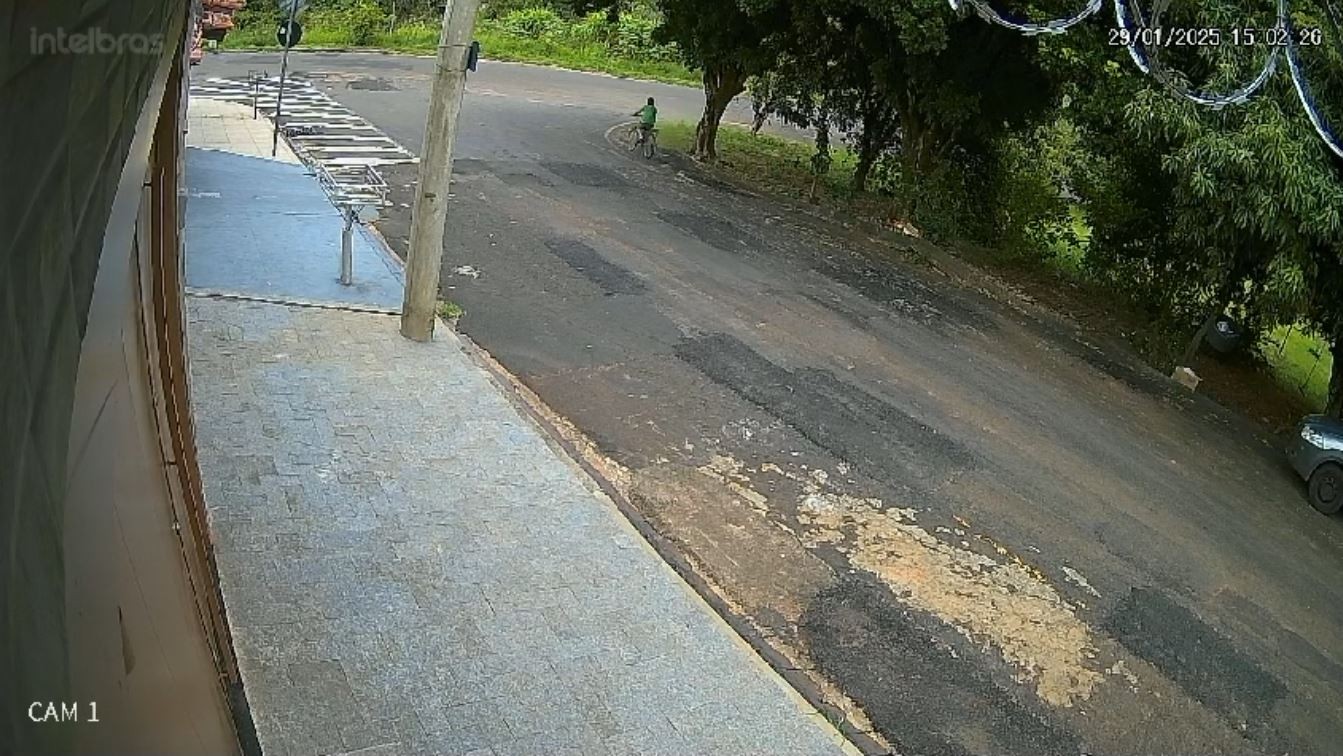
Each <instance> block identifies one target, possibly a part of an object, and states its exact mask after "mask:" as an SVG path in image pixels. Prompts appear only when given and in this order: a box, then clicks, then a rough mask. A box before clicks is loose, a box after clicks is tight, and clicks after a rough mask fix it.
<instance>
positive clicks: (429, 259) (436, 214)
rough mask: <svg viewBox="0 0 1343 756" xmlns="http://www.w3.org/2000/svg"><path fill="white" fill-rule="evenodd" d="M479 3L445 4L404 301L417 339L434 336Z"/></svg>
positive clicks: (406, 324)
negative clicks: (459, 119) (455, 149)
mask: <svg viewBox="0 0 1343 756" xmlns="http://www.w3.org/2000/svg"><path fill="white" fill-rule="evenodd" d="M480 2H481V0H447V7H446V8H444V9H443V32H442V34H441V35H440V36H439V39H438V63H437V70H436V71H435V74H434V87H433V91H432V94H431V95H430V98H431V99H430V101H429V120H428V122H427V123H426V125H425V129H424V150H423V152H422V154H421V155H420V185H419V188H418V189H417V190H416V194H415V207H414V209H413V210H412V211H411V213H412V214H411V223H410V252H409V254H408V255H407V257H406V295H405V301H404V302H403V304H402V306H401V335H402V336H405V337H406V338H408V339H412V340H414V341H431V340H433V338H434V319H435V316H434V313H435V310H437V308H438V282H439V274H440V268H441V267H442V264H443V231H444V226H445V225H446V223H447V217H448V188H449V186H450V185H451V183H452V148H453V144H454V143H455V142H456V141H457V115H458V114H459V113H460V112H461V110H462V95H463V94H464V93H465V91H466V62H467V56H468V54H469V52H470V48H471V36H472V32H473V31H474V30H475V27H476V13H477V12H478V11H479V10H480Z"/></svg>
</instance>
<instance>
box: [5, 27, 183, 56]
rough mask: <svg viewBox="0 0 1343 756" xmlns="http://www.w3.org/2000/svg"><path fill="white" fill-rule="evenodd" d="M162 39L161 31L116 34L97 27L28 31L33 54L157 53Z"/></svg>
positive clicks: (161, 48) (29, 45)
mask: <svg viewBox="0 0 1343 756" xmlns="http://www.w3.org/2000/svg"><path fill="white" fill-rule="evenodd" d="M163 40H164V37H163V35H162V34H138V33H134V32H123V33H121V34H113V33H111V32H109V31H104V30H103V29H99V28H98V27H96V26H95V27H92V28H90V29H85V30H83V31H78V32H68V31H66V30H65V29H56V30H54V31H47V32H43V31H38V30H37V29H36V28H34V29H29V30H28V49H29V51H31V52H32V54H33V55H158V54H159V53H161V52H163Z"/></svg>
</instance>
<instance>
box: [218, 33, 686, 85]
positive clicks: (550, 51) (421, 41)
mask: <svg viewBox="0 0 1343 756" xmlns="http://www.w3.org/2000/svg"><path fill="white" fill-rule="evenodd" d="M438 30H439V26H438V24H437V23H429V22H408V23H404V24H402V25H400V26H398V27H396V28H395V29H393V30H392V31H390V32H380V33H378V34H376V35H374V37H373V41H372V42H371V43H370V44H369V45H365V46H364V47H371V48H374V49H380V50H389V51H393V52H403V53H419V54H426V55H432V54H434V53H435V52H436V50H437V48H438V36H439V31H438ZM475 36H476V39H477V40H478V41H479V42H480V46H481V56H482V57H485V58H488V59H491V60H500V61H513V62H518V63H537V64H541V65H552V66H559V67H561V68H572V69H575V70H578V71H593V72H598V73H606V74H611V75H612V76H620V77H625V78H636V79H650V80H653V81H661V82H664V83H668V84H685V85H689V86H699V85H700V84H701V80H700V76H699V74H698V73H696V72H695V71H691V70H690V69H688V68H686V67H685V66H684V65H682V64H680V63H679V62H676V61H662V60H640V59H637V58H631V57H627V56H622V55H617V54H613V53H612V52H611V51H610V50H609V49H608V48H607V47H606V46H604V45H602V44H599V43H596V42H583V41H581V40H574V39H569V38H566V37H564V36H558V35H557V36H550V37H539V38H537V37H528V36H520V35H517V34H513V33H510V32H509V31H508V30H506V29H505V28H504V27H503V25H502V24H500V23H498V22H496V21H494V20H491V19H481V21H480V22H479V23H478V24H477V25H476V35H475ZM323 47H324V48H352V47H355V44H354V38H353V35H352V34H351V32H350V31H349V30H348V29H342V28H339V27H324V26H320V25H316V24H314V25H313V26H311V27H305V28H304V32H303V42H302V43H300V44H299V46H298V49H300V50H302V49H304V48H323ZM222 49H225V50H257V49H272V50H275V49H279V46H278V45H277V44H276V43H275V29H274V28H273V27H272V26H271V25H269V24H257V25H252V26H250V27H240V28H238V29H235V30H234V31H232V32H230V33H229V35H228V36H227V37H225V38H224V42H223V45H222Z"/></svg>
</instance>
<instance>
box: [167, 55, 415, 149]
mask: <svg viewBox="0 0 1343 756" xmlns="http://www.w3.org/2000/svg"><path fill="white" fill-rule="evenodd" d="M279 83H280V82H279V79H278V78H277V77H269V78H266V79H261V80H260V81H259V82H258V83H257V87H256V89H255V97H256V100H255V104H256V108H257V111H258V112H259V113H260V114H261V115H264V116H265V117H266V118H268V119H270V120H271V121H274V120H275V108H276V99H277V95H278V94H279ZM190 93H191V96H192V97H201V98H205V99H213V100H223V101H226V102H235V103H240V104H243V105H247V106H249V107H250V106H251V105H252V104H253V96H254V90H253V85H252V83H251V82H249V81H247V80H245V79H227V78H209V79H205V80H204V81H199V82H192V84H191V89H190ZM280 120H281V124H282V125H283V126H284V127H285V128H286V129H289V130H290V131H288V132H287V139H288V141H289V144H290V145H291V146H293V147H294V151H295V152H297V153H298V154H299V156H300V157H302V158H303V160H304V161H305V162H308V163H316V164H319V165H326V166H331V167H339V166H350V165H367V166H372V167H374V168H376V167H379V166H386V165H404V164H407V163H416V162H418V161H419V158H417V157H415V155H414V154H413V153H412V152H411V151H410V150H407V149H406V148H405V147H402V146H401V145H400V144H398V143H397V142H396V141H395V140H394V139H392V138H391V137H389V136H387V135H386V134H384V133H383V132H382V130H380V129H379V128H378V127H377V126H374V125H373V124H371V123H369V122H368V120H367V119H365V118H364V117H362V116H360V115H359V114H357V113H355V112H354V111H352V110H350V109H349V108H347V107H345V106H344V105H342V104H340V103H339V102H337V101H336V100H334V99H332V98H331V97H330V96H328V95H327V94H326V93H325V92H322V91H320V90H318V89H317V88H316V87H314V86H313V85H312V83H311V82H309V81H307V80H306V79H303V78H302V77H289V78H288V79H286V80H285V91H284V101H283V103H282V107H281V115H280Z"/></svg>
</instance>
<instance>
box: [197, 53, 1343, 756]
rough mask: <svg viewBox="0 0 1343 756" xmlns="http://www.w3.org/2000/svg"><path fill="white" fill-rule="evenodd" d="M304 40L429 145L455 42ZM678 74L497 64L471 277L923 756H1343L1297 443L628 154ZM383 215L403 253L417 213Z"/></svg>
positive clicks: (483, 146) (886, 729) (406, 175)
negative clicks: (1285, 453)
mask: <svg viewBox="0 0 1343 756" xmlns="http://www.w3.org/2000/svg"><path fill="white" fill-rule="evenodd" d="M267 60H274V58H273V56H272V57H271V58H268V59H267V58H266V56H245V55H223V56H211V57H210V58H209V59H207V62H206V63H205V64H204V65H202V66H201V67H200V68H199V69H198V71H197V75H202V74H203V75H210V76H236V75H245V73H246V71H247V70H248V69H249V68H263V67H267V66H268V65H269V66H271V67H274V68H278V66H275V64H274V63H269V64H268V63H267V62H266V61H267ZM293 62H294V69H295V70H296V71H297V72H299V73H300V74H304V75H307V76H309V77H311V78H313V79H314V80H315V81H317V82H319V83H320V84H321V85H322V86H324V87H325V88H326V89H327V91H328V92H330V93H331V94H332V96H334V97H335V98H336V99H338V100H339V101H340V102H342V103H343V104H345V105H347V106H348V107H350V108H352V109H353V110H355V111H356V112H358V113H360V114H362V115H364V116H365V117H367V118H369V119H371V120H372V121H373V122H374V123H376V124H377V125H378V126H380V127H381V128H382V129H383V130H385V131H386V132H387V133H389V134H390V135H391V136H393V137H394V138H396V139H397V140H399V141H401V142H402V143H403V144H404V145H405V146H407V147H408V148H410V149H411V150H413V151H418V147H419V145H420V144H421V141H422V131H423V122H424V118H425V114H426V111H427V102H426V100H427V96H428V95H427V92H428V83H429V82H428V76H429V68H430V67H429V62H428V61H426V60H423V59H414V58H406V57H396V56H380V55H362V54H343V55H327V54H300V55H296V56H294V61H293ZM272 72H273V71H272ZM648 94H653V95H654V96H657V97H658V98H659V101H660V103H661V106H662V111H663V114H664V118H694V117H695V116H697V115H698V112H699V109H700V104H699V93H698V92H696V91H694V90H692V89H678V88H674V87H665V86H662V85H650V84H642V83H637V82H628V81H621V80H616V79H610V78H606V77H597V76H588V75H582V74H573V73H567V72H558V71H553V70H550V69H543V68H534V67H527V66H516V65H498V64H493V65H486V66H485V67H484V69H483V70H482V71H481V72H480V73H479V74H478V75H476V76H475V77H473V79H472V84H471V87H470V90H469V95H468V98H467V103H466V107H465V111H464V115H463V122H462V127H463V130H462V134H461V137H460V141H459V152H458V155H459V158H458V161H457V176H458V177H457V181H456V185H455V188H454V203H453V205H452V210H451V217H450V221H449V222H450V229H449V233H448V238H447V240H446V242H445V249H444V272H445V276H444V292H445V294H446V295H447V296H449V297H451V298H452V299H453V300H455V301H457V302H459V303H460V304H461V305H462V306H463V307H464V308H465V309H466V312H467V314H466V316H465V318H464V319H463V320H462V321H461V329H462V330H463V331H464V332H465V333H467V334H468V335H469V336H471V337H472V338H473V339H474V340H476V341H477V342H478V343H480V344H481V345H482V346H484V347H485V348H486V349H487V350H488V351H489V352H490V353H491V354H492V355H493V356H494V357H495V358H496V359H498V360H499V361H500V362H501V363H502V364H503V365H504V366H505V367H507V368H508V369H509V370H510V371H511V372H513V373H514V374H515V375H517V376H518V377H519V378H520V379H521V380H522V381H523V382H524V383H526V384H527V385H528V386H529V387H531V388H532V389H533V390H534V391H535V392H536V393H537V394H539V396H540V397H541V398H542V399H544V401H545V402H546V403H547V405H549V407H550V408H552V409H553V410H554V411H555V412H556V413H557V414H559V415H561V416H562V417H564V418H567V419H568V420H569V421H570V422H572V423H573V425H574V426H575V427H576V428H577V429H578V430H580V431H581V432H582V433H583V434H585V435H586V436H587V437H588V438H590V439H591V440H592V441H593V442H594V444H595V445H596V447H597V449H598V450H599V452H600V454H601V455H603V456H604V457H606V458H608V459H609V460H610V461H611V466H610V469H611V470H612V475H613V478H615V479H618V481H619V483H620V485H621V486H622V487H623V488H624V489H625V490H626V491H628V493H629V495H630V496H631V498H632V499H633V501H634V502H635V504H636V505H637V506H638V507H639V509H640V510H641V512H642V513H643V514H644V515H645V516H646V517H648V518H649V520H650V521H651V522H652V523H653V524H654V525H655V526H656V527H657V528H658V530H659V531H660V532H662V533H663V534H664V535H666V536H667V537H668V538H670V539H671V540H672V541H673V542H674V543H675V544H677V546H678V547H679V548H681V549H682V550H683V552H684V553H685V554H686V555H687V556H688V558H689V559H690V560H691V561H692V562H693V563H694V564H695V565H696V567H697V569H698V570H699V571H700V572H701V574H703V575H705V576H706V577H707V578H708V579H709V581H710V583H711V584H712V585H714V586H715V588H716V589H717V590H718V591H719V592H720V593H721V594H722V595H724V596H725V597H727V599H728V600H729V601H730V602H731V603H732V604H733V605H734V606H735V607H736V608H737V609H738V610H739V611H741V612H743V613H744V614H746V615H748V616H750V617H751V618H752V621H753V622H754V624H755V625H756V626H757V627H758V628H759V629H761V630H762V631H763V632H764V633H765V634H766V636H767V637H768V638H769V640H770V642H771V643H772V644H773V645H774V646H775V647H776V648H779V649H781V650H782V651H783V652H784V653H785V654H787V655H788V656H789V657H790V658H791V659H792V660H793V662H794V663H795V665H796V666H798V667H800V668H804V669H807V670H809V671H810V673H811V675H812V676H813V677H814V678H815V679H816V680H818V681H820V683H821V684H822V685H823V686H825V689H826V690H827V691H828V693H829V695H830V696H831V698H832V700H834V701H836V702H839V703H841V704H842V705H847V704H845V703H844V702H845V701H847V702H848V703H851V704H852V705H853V706H854V707H856V708H853V709H852V710H851V714H852V715H853V716H854V718H855V719H856V720H857V721H859V722H862V721H863V718H864V717H865V718H866V721H868V722H869V723H870V726H871V727H872V728H873V729H874V730H875V731H876V732H878V733H879V734H881V735H882V736H884V737H885V738H886V739H888V740H889V741H890V742H891V743H892V744H893V745H894V746H895V747H896V748H897V749H898V750H899V751H900V752H902V753H912V754H925V753H926V754H962V753H993V754H1000V753H1002V754H1006V753H1021V754H1042V753H1060V754H1076V753H1082V752H1085V753H1115V754H1124V753H1149V752H1184V753H1288V752H1290V753H1331V752H1336V751H1337V750H1338V744H1339V743H1343V580H1341V579H1340V577H1341V576H1340V570H1341V569H1343V520H1340V519H1330V518H1325V517H1322V516H1319V515H1317V514H1316V513H1315V512H1314V511H1313V510H1311V509H1310V508H1309V506H1308V505H1307V504H1306V503H1305V501H1304V497H1303V488H1302V485H1301V484H1300V483H1299V482H1298V481H1296V480H1295V479H1294V478H1293V476H1292V474H1291V472H1290V471H1289V470H1288V469H1287V468H1286V466H1285V463H1284V462H1283V460H1282V458H1281V454H1280V451H1279V449H1278V448H1277V447H1276V446H1274V444H1273V443H1270V442H1267V441H1266V440H1265V439H1263V438H1261V437H1260V436H1259V434H1258V433H1257V429H1256V428H1255V427H1253V426H1250V425H1248V424H1247V423H1245V422H1244V421H1242V420H1240V419H1238V418H1235V417H1234V416H1232V415H1230V414H1229V413H1226V412H1224V411H1222V410H1220V409H1219V408H1217V407H1216V406H1214V405H1212V404H1211V403H1210V402H1207V401H1206V400H1202V399H1194V400H1190V399H1188V398H1185V397H1183V396H1182V395H1181V394H1180V393H1179V392H1178V391H1176V390H1175V389H1174V388H1173V387H1172V386H1171V385H1170V384H1169V382H1167V381H1166V380H1165V379H1164V378H1162V377H1161V376H1158V375H1155V374H1153V373H1151V372H1150V371H1147V370H1146V369H1145V368H1143V367H1141V366H1140V365H1138V364H1137V363H1136V362H1134V361H1133V360H1132V359H1131V358H1129V357H1128V356H1126V355H1124V354H1122V353H1117V352H1107V351H1104V350H1100V349H1096V348H1093V347H1091V346H1089V345H1088V344H1086V343H1084V342H1083V341H1082V340H1080V339H1079V338H1078V337H1077V336H1076V335H1075V334H1074V333H1073V331H1072V330H1071V329H1070V328H1069V327H1067V326H1066V325H1065V324H1064V323H1063V322H1062V321H1060V320H1058V319H1055V318H1051V317H1049V316H1047V315H1042V314H1039V313H1037V312H1035V311H1034V309H1033V308H1032V307H1031V306H1029V305H1028V304H1021V303H1015V304H1013V303H1011V302H1008V301H1004V300H1003V299H1002V298H1001V297H992V296H988V295H987V291H996V289H993V287H991V286H989V285H987V284H984V285H981V283H978V282H976V280H975V279H973V278H971V279H969V280H962V279H953V278H952V277H950V276H947V275H945V274H943V273H941V272H939V271H938V270H936V269H933V268H930V267H928V266H926V265H923V264H920V263H919V262H918V261H917V260H916V259H914V258H913V257H911V256H908V255H902V254H901V253H900V252H898V251H897V250H895V249H894V248H893V246H892V245H891V243H889V242H887V241H882V240H877V239H870V238H867V237H865V236H863V235H861V234H857V233H855V232H853V231H852V230H849V229H840V228H830V227H828V226H826V225H825V224H824V223H821V222H818V221H814V220H811V219H808V218H807V217H805V216H803V215H801V214H799V213H798V212H796V211H794V210H792V209H790V208H787V207H783V206H780V205H777V204H773V203H771V202H769V201H765V200H762V199H759V198H755V197H751V196H747V195H744V194H741V193H737V192H733V191H730V190H726V189H723V188H717V187H714V186H711V185H709V184H707V183H704V182H701V181H698V180H696V179H694V178H693V175H687V174H685V173H682V172H681V171H679V170H678V169H677V167H676V166H677V163H675V162H674V161H673V162H668V161H655V162H653V163H646V162H643V161H640V160H637V159H634V158H632V157H631V156H630V155H629V154H628V153H626V152H624V151H622V150H621V149H619V148H618V147H617V146H614V145H613V144H612V143H611V142H610V141H608V139H607V133H608V130H609V129H610V128H611V127H612V126H614V125H616V124H618V123H620V122H621V121H622V120H623V114H625V113H630V112H633V111H634V109H635V108H636V107H638V105H639V104H640V102H641V101H642V99H643V98H644V97H645V96H647V95H648ZM737 112H738V114H740V115H744V114H745V112H746V111H745V110H739V111H737ZM388 178H389V181H390V182H391V183H392V185H393V189H394V192H395V193H396V195H397V197H398V199H399V201H400V202H403V203H408V202H409V201H410V197H411V191H412V182H413V181H414V178H415V171H414V168H413V167H403V168H393V169H390V170H389V171H388ZM380 228H381V229H382V230H383V232H384V233H385V234H386V235H387V236H388V238H389V239H390V240H391V241H392V243H393V245H394V246H395V247H397V248H398V250H400V249H403V248H404V243H405V238H406V235H407V234H408V229H409V218H408V211H407V210H406V209H405V208H404V207H398V208H396V209H394V210H393V211H392V212H391V213H390V214H389V216H388V217H387V218H386V219H384V221H382V222H381V223H380ZM858 712H861V713H858Z"/></svg>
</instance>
